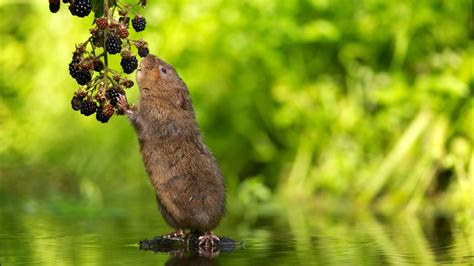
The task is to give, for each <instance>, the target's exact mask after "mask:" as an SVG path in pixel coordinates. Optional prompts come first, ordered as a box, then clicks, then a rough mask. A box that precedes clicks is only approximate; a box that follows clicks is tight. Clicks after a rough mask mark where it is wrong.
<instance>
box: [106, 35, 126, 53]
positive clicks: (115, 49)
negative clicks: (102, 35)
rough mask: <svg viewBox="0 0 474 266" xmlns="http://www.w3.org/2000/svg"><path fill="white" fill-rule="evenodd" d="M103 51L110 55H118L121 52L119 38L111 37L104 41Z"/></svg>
mask: <svg viewBox="0 0 474 266" xmlns="http://www.w3.org/2000/svg"><path fill="white" fill-rule="evenodd" d="M105 49H106V50H107V52H109V53H110V54H118V53H120V51H121V50H122V40H120V38H119V37H117V36H115V35H112V36H109V37H108V38H107V40H106V41H105Z"/></svg>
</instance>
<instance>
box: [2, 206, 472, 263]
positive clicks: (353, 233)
mask: <svg viewBox="0 0 474 266" xmlns="http://www.w3.org/2000/svg"><path fill="white" fill-rule="evenodd" d="M152 207H154V206H152ZM0 210H1V212H0V261H1V262H2V265H11V264H31V263H32V262H34V263H38V264H44V265H56V264H65V265H82V264H106V265H109V264H130V265H135V264H154V265H156V264H158V265H163V264H166V265H219V264H221V265H259V264H261V265H272V264H274V265H288V264H290V265H291V264H297V265H307V264H315V263H317V264H320V265H326V264H331V265H334V264H336V265H344V264H350V265H367V264H371V265H380V264H426V265H433V264H442V263H448V264H449V263H454V264H469V263H473V262H474V260H473V259H474V257H473V255H474V254H473V252H474V250H473V246H474V238H473V234H472V230H471V231H470V230H466V229H465V228H460V227H457V226H456V224H455V223H454V222H453V221H454V220H453V219H452V218H451V217H446V216H434V217H423V218H422V219H419V218H417V217H416V216H411V215H406V216H405V215H402V214H400V215H399V216H397V217H392V218H384V219H378V218H374V216H373V215H371V214H370V213H357V214H325V213H322V212H303V211H301V210H298V209H296V208H295V209H289V210H287V213H285V214H281V215H280V216H278V217H274V218H273V219H266V220H265V221H264V223H263V224H258V225H254V226H249V225H245V224H238V225H235V224H229V221H228V220H227V221H226V220H224V221H223V223H222V224H221V226H220V227H219V228H218V231H217V233H218V234H219V235H228V236H232V238H234V239H239V240H243V241H244V242H245V243H246V247H245V248H239V247H238V248H237V249H235V250H233V251H232V252H224V250H222V249H221V250H219V252H211V253H208V254H205V253H202V251H201V254H200V253H199V249H198V250H195V251H193V250H190V249H181V250H180V249H177V250H172V249H171V250H157V251H159V252H157V253H155V252H149V251H139V246H138V247H137V244H136V243H137V242H138V240H139V239H143V238H144V237H145V236H149V235H156V233H157V232H160V231H161V232H163V231H166V230H167V227H166V225H164V224H162V220H161V219H160V217H159V216H158V215H156V217H155V216H152V217H150V216H149V215H148V214H149V213H150V212H151V211H149V210H143V212H144V213H141V212H140V211H139V212H135V213H134V212H133V211H132V210H125V211H124V212H123V213H130V216H123V215H122V216H116V215H111V216H106V217H100V216H99V217H95V216H81V215H78V214H69V213H61V214H58V213H53V212H46V213H45V212H38V213H28V212H25V211H18V209H17V208H11V209H5V208H1V209H0ZM468 228H469V227H468ZM216 255H218V256H216Z"/></svg>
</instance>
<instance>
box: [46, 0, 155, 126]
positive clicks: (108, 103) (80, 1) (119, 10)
mask: <svg viewBox="0 0 474 266" xmlns="http://www.w3.org/2000/svg"><path fill="white" fill-rule="evenodd" d="M60 2H61V0H49V9H50V10H51V12H53V13H56V12H57V11H58V10H59V8H60V4H61V3H60ZM62 2H63V3H65V4H69V11H70V12H71V14H72V15H74V16H78V17H86V16H88V15H89V14H90V13H91V11H92V10H94V12H96V14H95V15H96V19H95V21H94V22H95V23H94V25H93V26H92V28H91V29H90V34H91V36H90V37H89V39H88V40H87V41H86V42H84V43H80V44H78V45H77V46H76V49H75V50H74V52H73V56H72V59H71V62H70V63H69V74H70V75H71V77H72V78H74V79H75V80H76V82H77V84H78V85H79V89H78V90H77V91H76V92H75V93H74V96H73V97H72V99H71V107H72V109H73V110H75V111H80V113H81V114H83V115H85V116H91V115H93V114H95V117H96V119H97V120H98V121H100V122H102V123H106V122H108V121H109V119H110V117H112V116H113V115H114V114H121V110H119V109H118V108H117V100H118V97H119V96H120V95H125V90H126V89H128V88H131V87H133V81H131V80H129V79H127V78H126V77H123V75H124V74H131V73H133V72H134V71H135V70H136V69H137V68H138V59H137V56H136V55H134V54H133V53H132V47H135V48H136V54H138V55H139V56H140V57H145V56H147V55H148V53H149V49H148V44H147V43H146V42H145V41H144V40H143V39H141V40H131V39H129V38H128V37H129V24H130V20H131V22H132V23H131V24H132V27H133V29H134V30H135V31H136V32H140V31H143V30H145V28H146V20H145V18H144V17H142V16H140V15H138V14H135V15H134V16H133V19H130V16H129V14H130V13H134V9H135V8H136V7H137V6H139V5H141V6H142V7H144V6H145V5H146V0H140V1H138V3H136V4H128V5H127V4H122V3H120V2H119V1H117V0H116V1H110V0H104V1H103V5H104V10H103V14H104V15H101V14H102V13H100V14H97V12H98V11H97V8H96V7H94V5H95V4H97V2H98V1H91V0H62ZM100 2H102V1H100ZM112 3H113V6H109V4H111V5H112ZM98 15H99V16H98ZM115 54H119V55H120V56H121V61H120V66H121V68H122V70H121V71H116V70H114V69H112V68H110V67H109V65H108V56H109V55H115Z"/></svg>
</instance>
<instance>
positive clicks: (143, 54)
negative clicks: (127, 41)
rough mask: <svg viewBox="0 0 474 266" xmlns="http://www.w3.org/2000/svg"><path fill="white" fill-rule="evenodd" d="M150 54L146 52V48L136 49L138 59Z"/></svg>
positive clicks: (148, 51)
mask: <svg viewBox="0 0 474 266" xmlns="http://www.w3.org/2000/svg"><path fill="white" fill-rule="evenodd" d="M149 53H150V50H148V48H147V47H140V48H138V55H139V56H140V57H145V56H147V55H148V54H149Z"/></svg>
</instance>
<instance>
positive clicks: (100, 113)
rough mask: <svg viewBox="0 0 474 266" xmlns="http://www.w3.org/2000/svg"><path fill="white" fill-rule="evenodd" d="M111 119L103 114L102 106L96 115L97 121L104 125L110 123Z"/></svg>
mask: <svg viewBox="0 0 474 266" xmlns="http://www.w3.org/2000/svg"><path fill="white" fill-rule="evenodd" d="M109 118H110V116H106V115H105V114H104V112H103V109H102V106H100V107H99V108H98V109H97V112H96V113H95V119H97V121H100V122H102V123H107V122H108V121H109Z"/></svg>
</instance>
